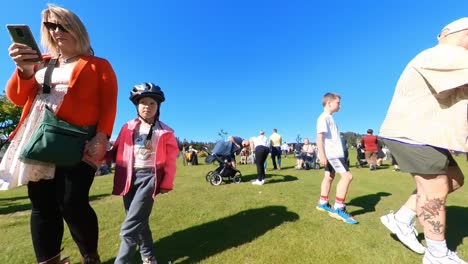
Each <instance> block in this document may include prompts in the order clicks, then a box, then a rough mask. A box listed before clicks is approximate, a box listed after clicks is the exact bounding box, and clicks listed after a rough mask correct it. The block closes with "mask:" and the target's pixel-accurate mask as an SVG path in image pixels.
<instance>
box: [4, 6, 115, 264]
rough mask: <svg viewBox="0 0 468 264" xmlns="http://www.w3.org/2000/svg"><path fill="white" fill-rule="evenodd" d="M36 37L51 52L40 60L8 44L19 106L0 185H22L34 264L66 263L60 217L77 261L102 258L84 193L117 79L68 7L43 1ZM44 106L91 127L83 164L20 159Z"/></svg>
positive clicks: (101, 149)
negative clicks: (49, 66) (47, 85)
mask: <svg viewBox="0 0 468 264" xmlns="http://www.w3.org/2000/svg"><path fill="white" fill-rule="evenodd" d="M41 43H42V44H43V46H44V47H45V49H46V51H47V52H49V53H50V55H45V56H43V62H41V63H34V62H27V61H26V60H28V59H34V58H37V57H38V54H36V52H35V51H33V50H32V49H31V48H30V47H28V46H26V45H23V44H19V43H13V44H12V45H11V46H10V47H9V49H8V52H9V55H10V57H11V58H12V60H13V61H14V63H15V64H16V70H15V72H14V73H13V75H12V76H11V78H10V80H9V81H8V83H7V87H6V96H7V97H8V99H9V100H10V101H11V102H13V103H14V104H16V105H19V106H23V107H24V108H23V113H22V115H21V119H20V123H19V125H18V128H17V129H16V130H15V132H14V133H13V134H12V136H11V137H10V141H11V143H10V145H9V148H8V149H7V151H6V153H5V157H4V158H3V160H2V163H0V189H10V188H13V187H16V186H19V185H22V184H27V185H28V195H29V198H30V200H31V205H32V211H31V235H32V241H33V246H34V251H35V254H36V259H37V261H38V262H39V263H68V262H67V260H61V257H60V251H61V243H62V236H63V231H64V224H63V221H64V220H65V222H66V223H67V225H68V228H69V229H70V233H71V235H72V237H73V239H74V241H75V243H76V244H77V245H78V248H79V250H80V253H81V255H82V263H100V259H99V255H98V221H97V217H96V213H95V212H94V210H93V208H92V207H91V206H90V204H89V198H88V196H89V189H90V187H91V184H92V182H93V179H94V174H95V171H96V165H97V164H98V162H99V161H100V160H102V158H103V157H104V155H105V152H106V146H107V141H108V138H109V137H110V136H111V133H112V128H113V125H114V119H115V113H116V100H117V79H116V76H115V73H114V70H113V69H112V66H111V65H110V64H109V62H108V61H107V60H105V59H102V58H98V57H95V56H94V54H93V50H92V49H91V45H90V40H89V37H88V33H87V31H86V28H85V27H84V25H83V23H82V22H81V20H80V19H79V18H78V16H76V15H75V14H74V13H72V12H71V11H69V10H67V9H64V8H62V7H58V6H54V5H49V6H48V7H47V8H46V9H45V10H44V11H43V12H42V26H41ZM51 58H57V59H58V62H57V64H56V65H55V67H54V68H53V72H52V76H51V85H50V86H51V89H50V93H44V92H43V89H42V84H43V83H44V79H45V78H44V76H45V70H46V69H45V68H46V66H47V63H48V62H49V60H50V59H51ZM28 61H29V60H28ZM45 106H48V107H49V108H50V109H52V110H53V111H54V112H55V114H56V115H57V116H58V117H59V118H61V119H63V120H65V121H67V122H69V123H71V124H74V125H78V126H96V127H97V133H96V135H95V136H94V137H93V138H92V139H91V140H90V141H89V142H88V143H87V144H86V146H85V149H84V153H83V159H82V162H81V163H79V164H76V165H73V166H69V167H59V166H56V165H54V164H52V163H44V162H39V161H35V160H29V159H20V158H19V153H20V152H21V151H22V149H23V148H24V146H25V144H27V143H28V142H29V139H30V138H31V135H32V134H33V133H34V132H35V130H36V129H37V127H38V126H39V124H40V121H41V120H42V117H43V115H44V114H43V113H44V109H45ZM64 154H65V155H66V146H64Z"/></svg>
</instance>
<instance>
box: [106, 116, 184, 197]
mask: <svg viewBox="0 0 468 264" xmlns="http://www.w3.org/2000/svg"><path fill="white" fill-rule="evenodd" d="M140 122H141V121H140V120H139V119H138V118H137V119H134V120H131V121H129V122H127V123H126V124H125V125H124V126H123V127H122V129H121V130H120V133H119V136H118V137H117V140H116V141H115V143H114V147H113V148H112V149H111V150H110V151H109V152H108V153H107V157H108V159H111V160H112V161H114V162H115V175H114V188H113V190H112V194H115V195H122V196H123V195H125V194H127V193H128V192H129V190H130V185H131V182H132V175H133V159H134V157H133V132H134V130H135V128H136V127H137V126H138V124H140ZM160 124H161V127H162V129H161V130H158V131H159V135H158V136H157V138H158V144H157V146H158V147H157V149H156V160H155V164H156V175H155V177H156V181H155V192H154V193H153V197H154V196H156V195H157V194H158V193H159V192H160V190H161V189H164V190H172V189H173V187H174V177H175V174H176V159H177V155H178V154H179V147H178V145H177V141H176V139H175V136H174V130H172V128H170V127H169V126H167V125H166V124H164V123H162V122H160Z"/></svg>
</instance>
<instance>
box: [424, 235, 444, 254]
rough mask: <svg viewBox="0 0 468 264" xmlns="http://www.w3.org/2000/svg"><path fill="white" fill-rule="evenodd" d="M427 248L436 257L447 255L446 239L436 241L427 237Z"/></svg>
mask: <svg viewBox="0 0 468 264" xmlns="http://www.w3.org/2000/svg"><path fill="white" fill-rule="evenodd" d="M426 244H427V250H429V252H431V254H432V255H433V256H434V257H444V256H447V252H448V248H447V242H446V241H445V240H442V241H436V240H431V239H429V238H427V237H426Z"/></svg>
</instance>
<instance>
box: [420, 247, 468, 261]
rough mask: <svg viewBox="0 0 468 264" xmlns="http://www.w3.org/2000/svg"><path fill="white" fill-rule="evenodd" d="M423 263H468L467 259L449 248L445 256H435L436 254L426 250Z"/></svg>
mask: <svg viewBox="0 0 468 264" xmlns="http://www.w3.org/2000/svg"><path fill="white" fill-rule="evenodd" d="M423 264H467V263H466V261H464V260H463V259H461V258H460V257H458V255H457V253H455V252H453V251H451V250H449V251H447V255H446V256H443V257H439V258H438V257H435V256H434V255H432V254H431V252H429V250H426V253H425V254H424V257H423Z"/></svg>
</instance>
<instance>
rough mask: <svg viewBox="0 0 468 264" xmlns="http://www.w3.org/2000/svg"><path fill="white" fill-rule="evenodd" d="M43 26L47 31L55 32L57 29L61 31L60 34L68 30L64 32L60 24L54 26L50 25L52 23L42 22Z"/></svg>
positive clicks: (53, 24)
mask: <svg viewBox="0 0 468 264" xmlns="http://www.w3.org/2000/svg"><path fill="white" fill-rule="evenodd" d="M44 26H45V27H46V28H47V29H48V30H53V31H55V30H57V28H58V29H59V30H60V31H62V32H68V30H66V29H65V28H64V27H63V26H62V25H60V24H55V23H52V22H44Z"/></svg>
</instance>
